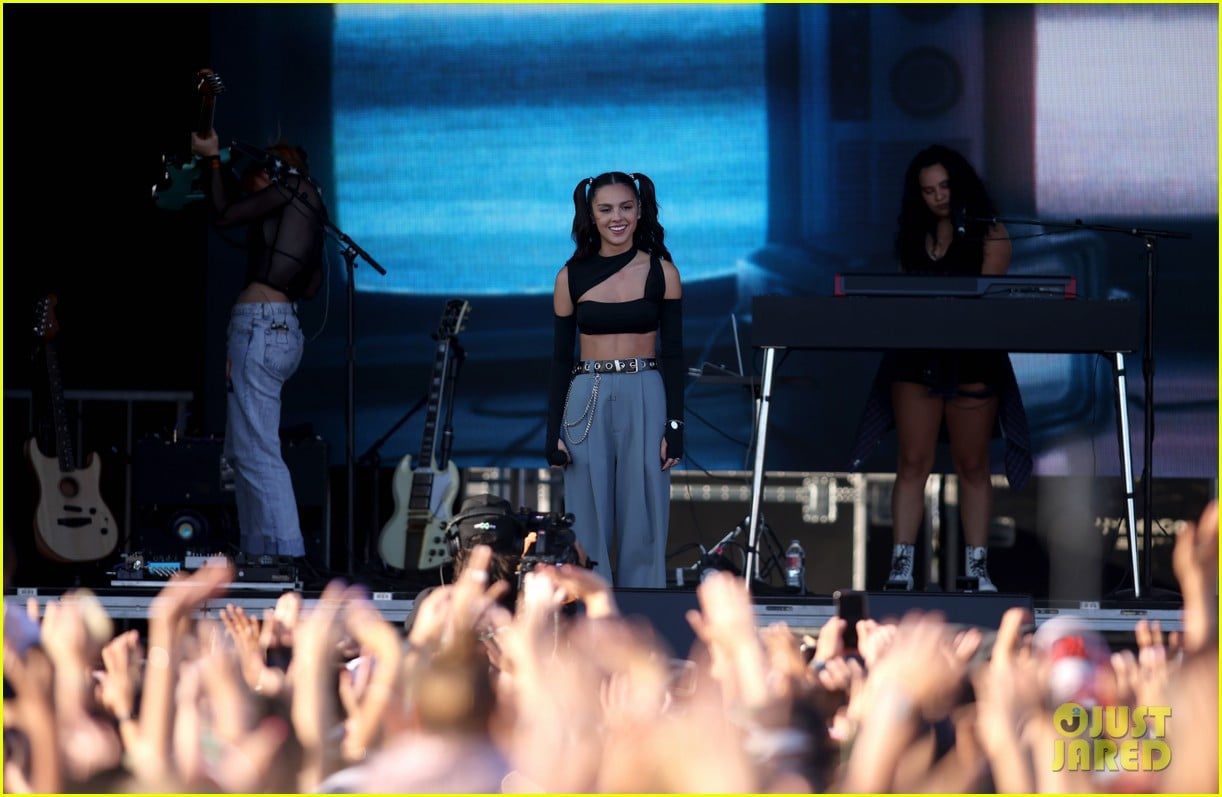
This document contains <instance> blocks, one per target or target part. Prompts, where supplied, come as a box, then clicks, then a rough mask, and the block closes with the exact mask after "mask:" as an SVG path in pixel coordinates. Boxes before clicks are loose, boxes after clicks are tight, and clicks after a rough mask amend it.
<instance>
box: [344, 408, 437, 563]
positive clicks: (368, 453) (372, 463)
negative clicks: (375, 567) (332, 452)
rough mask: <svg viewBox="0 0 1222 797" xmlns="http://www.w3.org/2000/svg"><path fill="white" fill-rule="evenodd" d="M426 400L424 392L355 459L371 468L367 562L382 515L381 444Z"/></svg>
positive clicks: (369, 559)
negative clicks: (371, 490)
mask: <svg viewBox="0 0 1222 797" xmlns="http://www.w3.org/2000/svg"><path fill="white" fill-rule="evenodd" d="M428 400H429V396H428V393H425V394H424V395H423V396H421V397H420V400H419V401H417V402H416V403H415V404H414V405H412V408H411V409H409V410H408V411H407V412H405V413H403V415H402V417H400V418H399V420H397V421H395V422H394V424H392V425H391V427H390V428H389V429H387V430H386V433H385V434H383V435H382V436H381V437H379V438H378V439H377V440H374V441H373V445H371V446H369V448H367V449H365V452H364V453H363V454H361V455H360V456H359V457H358V458H357V460H356V464H357V465H368V466H369V467H370V468H371V469H372V470H373V501H372V506H371V507H370V510H371V512H372V518H373V520H372V524H373V528H372V530H373V534H371V535H370V536H369V537H368V538H366V541H365V561H367V562H368V561H371V560H372V559H373V552H372V551H371V550H370V548H369V545H370V542H371V541H372V540H373V539H376V538H377V533H378V531H379V528H378V523H379V520H380V518H381V517H382V484H381V480H380V479H379V478H378V471H379V470H381V467H382V455H381V451H382V446H384V445H386V442H387V441H388V440H390V438H391V436H392V435H394V433H395V432H397V431H399V427H401V426H403V424H405V423H407V422H408V420H409V419H410V418H411V417H412V416H413V415H415V414H416V413H417V412H419V411H420V409H421V408H422V407H423V406H424V405H425V404H427V403H428Z"/></svg>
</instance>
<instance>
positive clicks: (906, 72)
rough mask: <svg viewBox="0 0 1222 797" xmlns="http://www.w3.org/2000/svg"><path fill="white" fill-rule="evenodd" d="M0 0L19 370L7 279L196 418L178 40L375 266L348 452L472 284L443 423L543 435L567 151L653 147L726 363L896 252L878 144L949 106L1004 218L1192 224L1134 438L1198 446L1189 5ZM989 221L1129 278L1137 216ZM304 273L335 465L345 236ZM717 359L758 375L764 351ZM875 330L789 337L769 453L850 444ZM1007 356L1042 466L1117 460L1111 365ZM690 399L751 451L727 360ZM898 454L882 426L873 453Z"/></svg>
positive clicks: (202, 404)
mask: <svg viewBox="0 0 1222 797" xmlns="http://www.w3.org/2000/svg"><path fill="white" fill-rule="evenodd" d="M4 21H5V23H7V27H8V33H9V34H10V35H12V36H21V37H23V39H28V40H29V41H30V43H31V50H32V51H34V52H38V53H39V54H40V59H39V62H38V63H37V64H29V65H27V67H26V68H25V69H22V70H16V69H10V70H9V71H8V76H7V78H6V80H5V87H4V88H5V101H6V102H5V105H6V111H7V112H8V114H7V119H8V122H9V124H8V125H7V126H6V129H5V134H6V135H5V140H4V155H5V156H6V157H5V159H4V164H5V171H6V174H5V177H6V180H5V189H6V197H5V198H6V199H7V200H8V201H7V202H6V204H5V221H6V222H7V223H6V225H5V232H6V236H5V250H4V255H5V264H4V265H5V268H4V289H5V294H6V295H5V309H6V311H7V314H6V320H5V332H6V333H7V334H6V335H5V341H6V343H5V354H6V357H5V360H4V381H5V387H6V388H10V387H12V388H22V387H26V386H28V385H29V384H30V382H31V380H32V379H35V378H37V375H36V374H35V373H34V372H32V370H31V368H30V365H29V360H28V357H27V356H26V355H27V353H28V350H29V322H28V316H29V312H28V308H29V307H30V306H31V304H32V302H33V300H34V299H35V298H36V297H38V296H40V295H42V294H43V293H45V292H47V291H49V290H54V291H56V292H57V294H58V296H59V299H60V306H59V309H60V317H61V321H62V330H61V334H60V337H59V345H60V351H61V358H62V361H63V364H64V375H65V380H66V383H67V386H68V387H69V388H121V389H190V390H194V391H195V392H196V393H197V394H198V395H199V396H200V400H199V401H197V402H196V404H195V405H194V406H193V407H192V414H191V417H190V418H189V419H188V422H187V429H188V430H189V432H190V433H192V434H196V435H209V434H211V435H218V434H220V433H221V432H222V431H223V428H224V404H223V398H224V394H223V386H222V379H221V377H222V374H223V335H224V322H225V316H226V313H227V310H228V306H229V303H230V302H231V301H232V298H233V296H234V294H235V293H236V292H237V290H238V288H239V287H240V280H241V252H240V251H238V249H237V248H236V247H235V246H234V245H233V243H232V239H231V238H226V237H224V236H220V235H218V234H216V233H215V232H210V231H208V230H207V229H206V218H205V214H204V213H203V212H202V209H201V208H199V207H198V206H197V207H191V208H188V209H186V210H184V211H179V212H165V211H159V210H156V209H155V208H153V207H152V203H151V200H150V199H149V188H150V186H151V184H152V182H154V180H155V179H156V175H157V170H158V158H159V157H160V156H161V155H162V154H164V153H167V152H178V153H182V152H183V151H184V150H185V149H186V131H187V130H188V129H189V127H190V126H191V124H192V121H193V115H194V112H195V110H196V109H197V106H198V97H197V96H196V95H195V93H194V80H193V75H194V73H195V70H196V69H198V68H199V67H201V66H210V67H212V68H213V69H215V70H217V72H218V73H220V74H221V76H222V77H223V79H224V82H225V84H226V87H227V92H226V93H225V94H224V95H223V96H221V97H220V98H219V101H218V105H217V119H216V122H217V127H218V129H219V130H220V132H221V135H222V136H223V137H224V138H225V139H240V140H243V141H246V142H251V143H254V144H256V145H266V144H268V143H270V142H271V141H273V140H275V139H276V138H277V137H280V136H283V137H285V138H287V139H289V140H293V141H297V142H300V143H301V144H303V145H305V146H306V147H307V149H308V150H309V152H310V160H311V164H312V167H313V171H314V176H315V177H316V179H317V180H318V182H319V183H320V184H321V185H322V186H323V188H324V191H325V194H326V197H327V199H328V201H329V203H330V207H331V210H332V212H333V217H334V220H335V222H336V225H337V229H339V230H340V231H342V232H343V233H345V234H347V235H348V236H350V237H351V238H352V239H353V240H354V241H356V242H357V243H358V244H359V245H360V246H361V247H362V248H363V249H364V250H365V251H366V252H368V253H369V254H370V255H371V256H372V257H373V258H374V259H376V260H377V261H378V262H379V263H380V264H381V265H382V266H384V267H385V269H386V271H387V274H386V275H385V276H381V275H379V274H377V273H376V272H375V271H374V270H373V269H372V268H371V267H370V266H369V264H368V263H366V262H364V261H363V260H362V259H359V258H358V259H357V260H356V262H355V265H356V269H355V283H354V288H355V290H354V291H353V297H352V298H353V310H354V315H353V326H354V330H355V336H354V344H355V345H354V348H353V349H352V358H353V359H352V362H353V368H354V372H355V388H354V392H353V395H352V399H353V401H354V406H355V414H356V436H355V440H354V448H355V450H356V452H357V453H358V454H359V453H362V452H364V451H366V449H368V448H369V447H370V446H371V445H372V444H373V443H374V441H376V440H379V439H380V438H381V437H383V435H385V434H386V433H387V432H388V431H389V430H390V429H391V428H392V426H394V424H395V423H396V422H397V421H400V420H402V419H403V418H404V416H405V415H406V413H407V412H408V410H409V409H410V408H411V407H413V406H414V405H415V404H416V403H417V401H418V400H419V399H421V398H422V397H423V396H424V395H425V394H426V393H427V390H428V382H429V377H430V375H431V372H432V367H433V352H434V349H433V343H432V341H431V339H430V333H432V332H433V331H434V329H435V328H436V327H437V324H438V321H439V318H440V314H441V310H442V307H443V304H444V302H445V301H446V300H447V299H449V298H452V297H461V298H466V299H468V300H470V301H471V303H472V308H473V310H472V313H471V317H470V322H469V325H468V328H467V330H466V331H465V332H463V333H462V335H461V336H460V340H461V344H462V346H463V349H464V350H465V353H466V358H465V361H464V363H463V365H462V367H461V370H460V372H459V378H458V383H457V392H456V402H455V408H454V415H453V421H452V423H453V429H454V436H453V440H454V445H453V451H452V454H453V457H454V459H455V460H456V461H457V463H458V464H459V465H460V466H463V467H465V466H515V467H516V466H531V467H536V466H539V465H541V464H542V458H541V456H540V452H541V450H542V447H543V424H544V415H545V402H546V397H545V380H546V374H547V368H548V361H549V356H550V351H551V337H550V336H551V315H552V314H551V305H550V294H549V291H550V286H551V284H552V280H553V278H554V276H555V273H556V271H557V269H558V268H559V267H560V266H561V265H562V263H563V262H564V260H565V259H566V258H567V256H568V255H569V253H570V251H571V242H570V241H569V238H568V226H569V223H570V220H571V212H572V210H571V200H570V196H571V192H572V189H573V186H574V184H575V183H576V182H577V181H578V180H579V179H581V178H584V177H586V176H588V175H591V174H596V173H598V172H601V171H605V170H610V169H620V170H626V171H642V172H645V173H647V174H649V175H650V176H651V177H652V178H653V179H654V180H655V182H656V183H657V186H658V192H659V199H660V202H661V208H662V210H661V213H662V217H661V218H662V223H663V224H664V225H665V226H666V229H667V241H668V244H669V245H670V249H671V251H672V253H673V254H674V259H675V262H676V263H677V265H678V266H679V268H680V271H681V273H682V275H683V277H684V290H685V296H686V298H687V301H686V304H685V314H686V316H685V335H686V344H687V351H686V357H687V365H688V366H689V367H690V368H693V369H699V368H701V366H702V365H704V364H705V363H711V364H715V365H718V366H722V365H724V366H727V367H729V368H731V369H734V370H737V368H738V357H737V352H736V348H735V335H734V329H735V327H737V330H738V336H739V339H740V340H741V341H742V342H743V344H744V346H745V344H746V341H748V340H749V337H750V328H751V322H752V318H751V314H750V310H751V298H752V297H753V296H755V295H758V294H761V293H787V294H795V295H802V294H828V293H830V292H831V286H832V279H833V275H834V274H836V273H838V272H846V271H885V270H891V269H894V268H895V265H894V263H893V260H892V258H891V256H890V252H889V247H890V238H891V235H892V232H893V226H894V216H895V212H896V208H897V206H898V193H899V188H900V178H901V174H902V169H903V166H904V164H905V162H906V161H907V159H908V158H909V157H910V156H911V155H912V154H913V153H914V152H915V151H916V150H918V149H919V148H921V147H923V146H925V145H927V144H928V143H931V142H934V141H944V142H947V143H950V144H953V145H955V146H958V147H960V148H962V149H963V150H964V151H965V152H966V153H967V154H968V155H969V156H970V157H971V158H972V160H973V161H974V162H975V163H976V164H977V165H978V167H979V168H980V170H981V171H982V172H983V174H984V176H985V178H986V179H987V180H988V182H989V184H990V186H992V187H993V189H994V192H995V194H996V196H995V199H996V200H997V203H998V205H999V207H1000V208H1001V210H1002V214H1003V216H1007V217H1011V218H1015V219H1021V220H1029V221H1034V222H1039V221H1043V222H1072V221H1074V220H1076V219H1081V220H1083V221H1085V222H1087V223H1090V224H1109V225H1116V226H1120V227H1124V228H1131V227H1142V228H1152V229H1170V230H1175V231H1185V232H1190V233H1191V234H1192V239H1191V240H1190V241H1181V240H1172V241H1161V242H1160V243H1159V246H1158V249H1157V253H1158V260H1157V272H1156V275H1155V276H1156V279H1155V283H1156V291H1155V293H1154V305H1153V306H1154V327H1155V334H1154V350H1153V353H1154V355H1155V362H1156V363H1157V371H1156V373H1157V379H1156V382H1155V384H1156V394H1155V398H1156V402H1155V414H1156V415H1155V417H1156V418H1157V425H1156V432H1157V446H1156V448H1155V454H1154V473H1155V475H1157V476H1168V477H1171V476H1177V477H1195V478H1216V475H1217V359H1218V358H1217V337H1216V335H1215V331H1216V329H1217V327H1218V323H1217V322H1218V318H1217V307H1218V304H1217V297H1218V285H1217V277H1218V270H1217V263H1218V247H1217V207H1218V201H1217V200H1218V194H1217V175H1218V168H1217V147H1216V142H1217V96H1218V92H1217V14H1216V10H1215V9H1213V8H1211V7H1209V6H1200V5H1164V4H1158V5H1150V6H1143V5H1123V6H1111V5H1108V6H1096V5H1089V6H1087V5H1082V6H1076V5H1053V6H1042V5H1031V6H1029V5H998V6H993V5H971V4H965V5H944V6H925V5H894V6H893V5H886V4H877V5H860V6H858V5H844V4H835V5H790V4H769V5H739V4H731V5H720V4H719V5H710V6H690V5H677V6H676V5H664V6H662V5H659V6H651V5H637V4H633V5H625V6H610V5H592V6H585V5H582V6H555V5H546V6H537V7H535V6H524V5H488V6H481V5H466V4H460V5H419V6H417V5H404V6H396V5H383V4H377V5H361V4H343V5H336V6H329V5H313V4H311V5H281V4H275V5H259V4H253V5H229V4H222V5H214V6H213V5H190V4H188V5H149V4H136V5H122V6H118V5H105V4H84V5H72V6H57V5H47V4H37V5H35V4H31V5H6V6H5V7H4ZM149 30H152V31H156V32H157V33H156V34H149V33H146V31H149ZM1009 226H1010V230H1011V232H1012V234H1013V235H1014V237H1015V238H1016V241H1015V261H1014V271H1016V272H1045V273H1046V272H1057V273H1070V274H1073V275H1075V276H1077V277H1078V279H1079V285H1080V288H1081V290H1082V293H1083V294H1084V295H1085V296H1087V297H1092V298H1121V299H1128V300H1130V301H1136V302H1144V301H1145V298H1146V260H1145V250H1144V247H1143V241H1142V240H1141V238H1138V237H1133V236H1129V235H1124V234H1103V233H1092V232H1081V231H1077V232H1074V233H1072V234H1060V233H1058V229H1057V228H1056V227H1055V226H1050V225H1046V224H1045V225H1040V224H1011V225H1009ZM326 287H327V289H326V292H325V293H324V294H323V295H321V296H319V297H318V298H317V299H315V300H314V301H312V302H310V303H308V304H307V305H306V306H304V307H303V310H302V315H303V318H304V322H305V326H306V329H307V332H308V333H309V334H310V335H311V337H312V340H311V341H310V343H309V344H308V347H307V354H306V358H305V360H304V362H303V365H302V368H301V370H300V372H299V374H298V375H297V376H296V377H295V378H294V380H293V381H292V382H291V383H290V384H289V387H288V390H287V393H286V400H285V417H284V422H285V425H286V426H291V427H297V428H298V429H300V430H303V431H313V432H314V433H317V434H320V435H322V436H323V437H324V438H325V439H326V441H327V442H328V444H329V450H330V452H331V457H332V461H333V462H334V463H336V464H339V463H340V462H342V457H343V453H344V450H345V445H344V444H345V424H344V407H345V401H346V400H347V395H346V392H347V391H346V380H345V374H346V370H347V363H348V360H347V356H348V355H347V351H348V350H347V345H346V344H347V335H346V332H347V324H348V318H349V316H348V311H347V299H348V294H347V288H348V270H347V268H346V263H345V260H344V258H343V257H341V256H340V253H339V248H338V247H336V246H334V245H333V246H332V247H331V248H330V252H329V263H328V282H327V286H326ZM1032 311H1033V313H1038V307H1033V310H1032ZM862 323H863V324H885V323H888V319H884V318H863V319H862ZM931 323H937V320H936V319H931ZM896 334H897V335H902V334H903V330H902V329H897V330H896ZM742 357H743V367H744V368H745V369H746V371H747V372H748V373H751V372H754V370H755V369H756V367H757V364H758V358H757V357H756V356H755V355H754V354H753V353H752V352H751V351H750V350H749V349H746V348H744V350H743V351H742ZM876 362H877V355H874V354H870V353H855V354H847V353H818V352H793V353H792V354H790V355H789V356H787V357H784V358H783V360H782V361H781V364H780V368H779V371H778V379H779V384H778V387H777V392H776V397H775V404H774V407H773V413H772V424H771V436H770V440H769V447H768V467H769V468H772V469H778V470H780V469H784V470H803V471H808V470H833V471H836V470H844V469H846V468H847V466H848V462H847V460H848V453H849V449H850V445H851V442H852V435H853V430H854V427H855V424H856V420H857V415H858V412H859V409H860V406H861V403H862V401H863V399H864V397H865V395H866V392H867V389H868V385H869V379H870V377H871V375H872V374H873V370H874V366H875V364H876ZM1130 363H1131V364H1132V365H1133V366H1134V367H1133V368H1132V370H1131V371H1130V375H1129V381H1130V395H1129V411H1130V417H1131V422H1132V425H1133V430H1134V454H1135V456H1136V457H1137V458H1138V461H1139V462H1140V455H1141V452H1142V450H1143V448H1142V446H1143V444H1144V441H1143V439H1142V438H1143V426H1144V423H1143V395H1142V393H1143V390H1142V380H1141V378H1140V368H1139V365H1140V362H1139V358H1136V357H1134V358H1131V360H1130ZM1015 364H1016V368H1017V370H1018V377H1019V382H1020V384H1021V385H1022V387H1023V392H1024V399H1025V401H1026V404H1027V408H1028V411H1029V413H1030V416H1031V421H1032V431H1033V435H1034V443H1035V446H1036V453H1037V473H1038V474H1039V475H1044V476H1058V475H1075V476H1089V475H1104V476H1109V475H1115V474H1116V473H1117V467H1118V466H1117V464H1116V463H1117V459H1116V439H1115V433H1114V416H1113V409H1112V399H1111V396H1110V393H1109V387H1108V377H1109V372H1108V367H1107V363H1106V362H1105V361H1103V360H1102V359H1101V358H1098V357H1091V356H1085V355H1078V356H1068V355H1022V356H1016V357H1015ZM687 406H688V413H689V414H688V426H687V429H688V456H687V458H686V459H687V466H688V467H689V468H698V467H704V468H708V469H714V468H716V469H741V468H743V467H744V465H747V464H748V463H747V459H746V458H747V445H748V443H749V441H750V438H751V435H752V429H751V426H752V424H751V418H752V397H751V395H750V393H749V392H748V391H747V390H746V389H745V388H743V387H740V386H734V385H726V384H710V383H706V382H703V381H700V380H697V379H695V378H692V379H691V381H690V383H689V385H688V389H687ZM423 423H424V412H423V411H420V412H417V413H416V414H414V415H413V416H411V417H409V418H408V419H407V420H406V422H404V423H403V424H402V426H401V427H400V428H399V429H398V430H397V431H396V432H395V433H394V434H393V435H391V436H390V437H389V438H388V439H387V440H386V441H385V445H384V446H383V447H382V449H381V455H382V459H383V462H385V463H387V464H393V463H395V462H397V461H398V460H399V459H401V458H402V457H403V456H404V455H406V454H414V453H415V452H416V451H417V449H418V448H419V445H420V441H421V437H422V430H423ZM8 424H9V421H8V420H7V419H6V429H8V428H10V427H9V425H8ZM106 445H108V443H107V442H105V441H103V442H102V443H101V444H100V445H98V446H94V448H101V449H103V450H105V446H106ZM15 446H16V442H15V441H14V440H8V441H7V449H8V450H10V451H11V450H12V449H14V447H15ZM995 461H997V462H998V463H1000V457H996V458H995ZM891 463H892V458H891V452H890V451H889V450H886V449H885V447H884V450H882V451H880V452H878V454H877V455H876V457H875V458H874V459H873V460H871V461H870V462H869V463H867V464H868V467H869V468H871V469H874V470H882V471H886V470H889V469H890V468H891V467H892V464H891ZM945 464H946V463H943V465H945ZM17 467H18V468H20V467H21V466H20V465H17Z"/></svg>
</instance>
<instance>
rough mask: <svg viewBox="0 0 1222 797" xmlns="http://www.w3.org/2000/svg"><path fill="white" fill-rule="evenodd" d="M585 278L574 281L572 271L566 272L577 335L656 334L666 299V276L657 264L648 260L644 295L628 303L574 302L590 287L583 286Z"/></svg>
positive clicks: (658, 262)
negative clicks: (567, 273)
mask: <svg viewBox="0 0 1222 797" xmlns="http://www.w3.org/2000/svg"><path fill="white" fill-rule="evenodd" d="M635 254H636V253H635V251H634V252H633V255H634V256H635ZM585 276H586V275H584V274H583V275H580V276H577V277H576V278H575V275H574V273H573V269H570V271H569V294H570V296H572V299H573V307H574V308H575V314H576V316H577V329H578V331H580V332H581V334H583V335H614V334H617V333H623V332H637V333H646V332H654V331H656V330H657V328H658V322H659V321H661V319H662V300H663V298H664V297H665V296H666V275H665V274H663V273H662V261H661V260H659V259H658V258H656V257H652V258H650V260H649V274H648V275H647V276H646V277H645V295H644V296H643V297H642V298H640V299H633V300H632V301H628V302H595V301H584V302H579V301H577V299H578V298H579V297H580V296H581V294H583V293H585V292H586V291H587V290H589V289H590V288H591V287H593V285H586V284H585V283H586V282H588V280H587V279H584V278H583V277H585ZM600 281H601V280H600Z"/></svg>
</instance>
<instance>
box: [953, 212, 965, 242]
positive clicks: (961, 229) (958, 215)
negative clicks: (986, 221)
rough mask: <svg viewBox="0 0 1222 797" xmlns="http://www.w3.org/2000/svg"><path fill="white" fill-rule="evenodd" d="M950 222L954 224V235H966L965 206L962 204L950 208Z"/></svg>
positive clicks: (958, 236) (963, 236)
mask: <svg viewBox="0 0 1222 797" xmlns="http://www.w3.org/2000/svg"><path fill="white" fill-rule="evenodd" d="M950 218H951V223H952V224H953V225H954V226H955V237H956V238H965V237H967V208H965V207H963V206H962V205H958V206H956V207H953V208H951V212H950Z"/></svg>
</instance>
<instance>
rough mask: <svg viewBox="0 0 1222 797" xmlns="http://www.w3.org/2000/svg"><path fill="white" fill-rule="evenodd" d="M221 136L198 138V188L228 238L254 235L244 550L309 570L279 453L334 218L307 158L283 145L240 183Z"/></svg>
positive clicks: (237, 352)
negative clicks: (303, 314) (289, 388)
mask: <svg viewBox="0 0 1222 797" xmlns="http://www.w3.org/2000/svg"><path fill="white" fill-rule="evenodd" d="M218 142H219V139H218V136H217V134H216V131H215V130H209V131H208V132H207V133H206V134H204V135H200V134H199V133H192V134H191V151H192V152H194V153H195V154H196V155H198V156H200V158H201V159H202V161H203V163H202V166H203V171H204V174H203V176H202V178H201V180H200V182H201V187H202V189H203V192H204V196H205V198H206V200H207V202H208V204H209V206H210V208H211V211H212V219H213V223H214V224H215V225H216V226H217V227H220V228H230V227H240V226H245V227H246V233H247V234H246V253H247V258H246V280H245V287H244V288H243V289H242V291H241V293H239V294H238V297H237V300H236V302H235V303H234V305H233V309H232V311H231V313H230V316H229V328H228V331H227V334H226V338H227V340H226V354H227V360H226V363H225V375H226V381H227V384H228V391H229V397H228V404H227V418H226V425H225V447H224V450H225V457H226V458H227V459H228V460H229V462H230V463H231V464H232V465H233V468H234V495H235V498H236V502H237V511H238V525H239V529H240V542H241V548H242V550H243V551H244V552H245V553H248V554H277V555H284V556H291V557H294V558H297V559H299V560H300V562H301V563H302V564H303V565H307V567H308V563H307V562H305V560H304V557H305V541H304V539H303V537H302V533H301V524H300V521H299V519H298V515H297V501H296V498H295V496H294V494H293V483H292V480H291V479H290V476H289V470H288V466H287V465H286V464H285V462H284V457H283V455H282V453H281V448H280V406H281V398H280V397H281V391H282V389H283V387H284V383H285V382H286V381H287V380H288V379H289V377H291V376H292V375H293V373H294V372H295V371H296V370H297V366H298V365H299V364H300V363H301V357H302V354H303V351H304V347H305V337H304V335H303V334H302V331H301V323H300V322H299V321H298V318H297V302H298V301H299V300H301V299H308V298H311V297H313V296H314V294H315V293H317V291H318V288H319V286H320V284H321V282H322V277H323V266H322V254H323V242H324V239H325V232H326V229H325V225H326V219H327V209H326V206H325V205H324V204H323V200H322V196H321V194H320V193H319V190H318V186H317V185H315V184H314V183H313V182H312V181H311V180H310V179H309V177H308V174H307V172H308V169H307V163H306V153H305V150H304V149H301V148H300V147H295V146H290V145H287V144H283V143H279V144H276V145H274V146H272V147H270V148H269V149H268V151H267V152H262V151H256V153H257V155H258V157H254V158H251V161H252V162H251V163H250V164H249V165H248V166H246V168H245V169H244V170H243V172H242V174H241V178H240V181H239V180H238V179H237V178H236V177H235V175H234V174H233V173H232V171H231V170H230V169H228V168H222V164H221V161H220V146H219V143H218Z"/></svg>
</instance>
